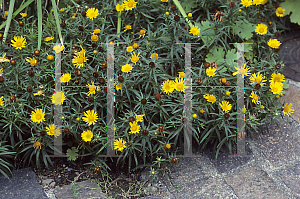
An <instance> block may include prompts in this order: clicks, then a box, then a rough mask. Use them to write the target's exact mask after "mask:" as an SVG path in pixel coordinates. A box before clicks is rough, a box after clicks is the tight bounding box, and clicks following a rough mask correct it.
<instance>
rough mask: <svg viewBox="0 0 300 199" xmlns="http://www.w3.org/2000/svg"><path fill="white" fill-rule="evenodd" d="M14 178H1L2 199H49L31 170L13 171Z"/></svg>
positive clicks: (0, 196) (0, 190)
mask: <svg viewBox="0 0 300 199" xmlns="http://www.w3.org/2000/svg"><path fill="white" fill-rule="evenodd" d="M12 174H13V177H9V178H5V177H4V176H1V177H0V187H1V189H0V199H47V198H48V197H47V196H46V194H45V192H44V190H43V189H42V186H41V185H40V184H39V183H38V181H37V177H36V175H35V173H34V172H33V171H31V170H30V169H28V168H27V169H19V170H14V171H12Z"/></svg>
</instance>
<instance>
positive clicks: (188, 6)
mask: <svg viewBox="0 0 300 199" xmlns="http://www.w3.org/2000/svg"><path fill="white" fill-rule="evenodd" d="M181 6H182V8H183V9H184V10H185V11H186V12H192V8H196V7H197V1H196V0H183V1H182V2H181Z"/></svg>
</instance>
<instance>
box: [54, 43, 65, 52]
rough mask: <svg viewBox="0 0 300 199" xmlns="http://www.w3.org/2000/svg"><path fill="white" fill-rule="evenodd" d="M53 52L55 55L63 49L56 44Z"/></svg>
mask: <svg viewBox="0 0 300 199" xmlns="http://www.w3.org/2000/svg"><path fill="white" fill-rule="evenodd" d="M53 50H54V51H55V53H60V52H61V51H63V50H64V47H63V46H62V45H61V44H58V45H55V46H54V47H53Z"/></svg>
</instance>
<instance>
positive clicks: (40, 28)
mask: <svg viewBox="0 0 300 199" xmlns="http://www.w3.org/2000/svg"><path fill="white" fill-rule="evenodd" d="M36 5H37V14H38V47H37V49H38V50H40V49H41V45H42V36H43V23H42V20H43V14H42V2H41V0H37V1H36Z"/></svg>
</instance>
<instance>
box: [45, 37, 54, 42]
mask: <svg viewBox="0 0 300 199" xmlns="http://www.w3.org/2000/svg"><path fill="white" fill-rule="evenodd" d="M53 38H54V37H46V38H45V41H51V40H52V39H53Z"/></svg>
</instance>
